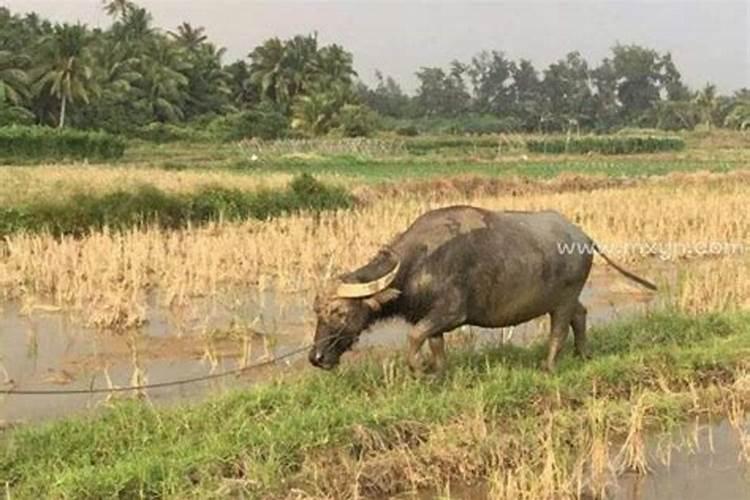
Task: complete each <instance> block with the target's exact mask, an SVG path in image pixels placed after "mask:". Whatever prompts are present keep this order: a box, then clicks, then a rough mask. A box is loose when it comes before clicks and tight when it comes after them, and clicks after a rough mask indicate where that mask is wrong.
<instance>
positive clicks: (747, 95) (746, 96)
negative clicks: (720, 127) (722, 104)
mask: <svg viewBox="0 0 750 500" xmlns="http://www.w3.org/2000/svg"><path fill="white" fill-rule="evenodd" d="M724 126H726V127H732V128H739V129H740V130H745V129H747V128H750V89H741V90H738V91H737V92H735V95H734V97H732V98H731V104H730V111H729V113H728V114H727V116H726V118H725V119H724Z"/></svg>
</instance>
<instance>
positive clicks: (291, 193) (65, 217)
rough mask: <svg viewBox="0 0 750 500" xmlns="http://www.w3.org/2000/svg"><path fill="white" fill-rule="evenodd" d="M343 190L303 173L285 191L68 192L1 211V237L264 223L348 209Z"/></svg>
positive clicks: (142, 189) (140, 189)
mask: <svg viewBox="0 0 750 500" xmlns="http://www.w3.org/2000/svg"><path fill="white" fill-rule="evenodd" d="M352 204H353V198H352V197H351V196H350V195H349V194H348V193H347V192H346V191H345V190H344V189H342V188H339V187H331V186H326V185H324V184H322V183H320V182H318V181H316V180H315V179H314V178H313V177H311V176H309V175H306V174H303V175H300V176H298V177H296V178H295V179H293V180H292V181H291V182H290V184H289V186H288V188H286V189H276V190H270V189H259V190H254V191H243V190H240V189H233V188H229V187H223V186H218V185H217V186H206V187H201V188H200V189H198V190H196V191H194V192H188V193H169V192H165V191H163V190H161V189H159V188H157V187H154V186H152V185H148V184H143V185H140V186H138V187H137V188H135V189H128V190H121V189H118V190H114V191H111V192H109V193H104V194H101V195H92V194H88V193H83V192H81V193H73V194H71V195H70V196H69V197H68V198H66V199H64V200H56V201H46V200H37V201H33V202H31V203H27V204H24V205H20V206H12V207H2V206H0V236H4V235H8V234H11V233H14V232H19V231H25V232H49V233H50V234H53V235H55V236H60V235H83V234H86V233H89V232H91V231H96V230H101V229H102V228H104V227H107V228H109V229H128V228H132V227H137V226H145V225H151V224H154V225H158V226H160V227H163V228H180V227H186V226H187V225H188V224H191V223H205V222H208V221H217V220H219V219H222V220H241V219H261V220H263V219H269V218H271V217H276V216H279V215H284V214H292V213H296V212H299V211H302V210H306V211H320V210H332V209H337V208H348V207H350V206H352Z"/></svg>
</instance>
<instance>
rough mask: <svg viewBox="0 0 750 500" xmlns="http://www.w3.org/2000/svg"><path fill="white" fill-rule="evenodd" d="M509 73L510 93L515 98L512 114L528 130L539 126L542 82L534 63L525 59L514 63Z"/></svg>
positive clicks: (542, 101)
mask: <svg viewBox="0 0 750 500" xmlns="http://www.w3.org/2000/svg"><path fill="white" fill-rule="evenodd" d="M511 73H512V83H511V94H512V95H513V97H514V99H515V102H514V103H513V114H514V115H515V116H516V118H518V120H520V122H521V126H522V128H523V129H524V130H526V131H527V132H530V131H532V130H534V129H535V128H536V127H537V126H539V124H540V121H541V118H542V115H543V114H544V111H545V110H544V97H543V89H542V82H541V80H540V79H539V75H538V74H537V71H536V69H534V65H533V64H531V61H529V60H526V59H521V60H520V61H519V62H518V64H517V65H514V66H513V70H512V71H511Z"/></svg>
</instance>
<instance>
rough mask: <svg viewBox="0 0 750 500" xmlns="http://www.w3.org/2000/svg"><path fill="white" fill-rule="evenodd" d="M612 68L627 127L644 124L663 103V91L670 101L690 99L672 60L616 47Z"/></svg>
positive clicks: (635, 47) (643, 50)
mask: <svg viewBox="0 0 750 500" xmlns="http://www.w3.org/2000/svg"><path fill="white" fill-rule="evenodd" d="M612 53H613V57H612V64H613V66H614V70H615V75H616V76H617V98H618V99H619V101H620V103H621V104H622V108H621V113H622V115H623V119H624V120H625V121H626V122H628V123H642V122H643V120H644V118H645V117H648V116H652V115H653V113H650V111H651V110H653V109H654V108H655V107H656V105H657V104H658V103H659V101H660V100H661V94H662V91H665V92H666V93H667V94H668V97H669V98H670V99H671V100H680V99H683V100H684V99H686V98H687V89H686V88H685V86H684V85H683V84H682V83H681V81H680V74H679V72H678V71H677V69H676V67H675V66H674V63H673V62H672V57H671V55H669V54H666V55H665V56H663V57H662V56H659V54H658V53H657V52H656V51H655V50H652V49H646V48H643V47H640V46H638V45H617V46H615V47H614V48H613V49H612Z"/></svg>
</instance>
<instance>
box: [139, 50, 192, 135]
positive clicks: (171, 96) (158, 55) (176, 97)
mask: <svg viewBox="0 0 750 500" xmlns="http://www.w3.org/2000/svg"><path fill="white" fill-rule="evenodd" d="M190 68H191V65H190V63H189V62H188V61H187V59H186V57H185V54H184V51H183V50H182V49H180V48H178V47H176V46H175V45H174V44H172V43H169V41H168V40H166V39H165V38H154V39H152V40H151V41H150V42H149V44H148V48H147V53H146V54H145V55H144V56H143V58H142V60H141V62H140V64H139V67H138V70H139V71H138V72H139V73H140V74H141V76H142V79H141V81H140V82H139V86H138V87H139V90H140V94H141V95H140V98H139V100H138V102H137V103H136V104H137V105H138V106H141V107H143V108H145V109H148V110H149V111H150V112H151V114H152V115H153V116H154V117H155V118H156V119H157V120H159V121H163V122H166V121H178V120H181V119H182V118H183V117H184V116H185V113H184V109H183V107H184V105H185V103H186V102H187V99H188V95H187V88H188V84H189V82H190V80H189V79H188V77H187V76H186V73H187V72H188V71H189V70H190Z"/></svg>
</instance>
